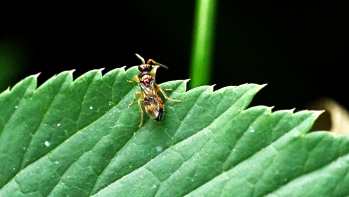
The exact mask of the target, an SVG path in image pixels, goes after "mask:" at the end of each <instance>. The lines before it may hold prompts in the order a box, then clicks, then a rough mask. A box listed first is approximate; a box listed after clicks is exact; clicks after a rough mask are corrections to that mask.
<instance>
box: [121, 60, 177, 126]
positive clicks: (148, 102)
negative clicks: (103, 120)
mask: <svg viewBox="0 0 349 197" xmlns="http://www.w3.org/2000/svg"><path fill="white" fill-rule="evenodd" d="M136 56H137V57H138V58H139V59H140V60H141V61H142V64H141V65H139V66H138V70H139V71H140V73H139V74H138V75H135V76H134V77H133V79H132V80H127V81H128V82H130V83H131V82H134V81H135V82H137V83H138V84H139V87H140V88H141V92H136V93H135V94H134V100H133V102H132V103H130V105H129V106H131V105H132V104H133V103H134V102H135V101H136V100H137V98H138V97H139V96H141V97H142V98H141V99H139V100H138V107H139V111H140V113H141V123H140V124H139V127H141V126H142V125H143V114H144V113H143V109H142V106H141V103H144V108H145V112H147V114H148V115H149V116H150V117H151V118H153V119H154V120H156V121H158V122H160V121H161V120H162V118H163V115H164V106H163V104H162V100H161V98H160V96H159V95H158V93H159V91H160V92H161V93H162V95H164V97H165V98H166V99H167V100H170V101H173V102H182V101H181V100H174V99H172V98H170V97H168V96H167V94H166V93H165V91H164V90H171V89H162V88H161V87H160V86H159V85H158V84H156V82H155V75H156V70H157V69H158V68H159V67H164V68H166V69H168V67H167V66H165V65H163V64H159V63H157V62H156V61H154V60H152V59H149V60H148V61H147V63H145V61H144V59H143V58H142V57H141V56H140V55H138V54H137V53H136ZM153 68H154V72H151V71H152V69H153Z"/></svg>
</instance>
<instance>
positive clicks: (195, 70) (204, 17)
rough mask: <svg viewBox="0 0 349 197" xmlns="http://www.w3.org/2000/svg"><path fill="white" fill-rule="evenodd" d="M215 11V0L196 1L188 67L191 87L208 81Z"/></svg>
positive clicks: (205, 83)
mask: <svg viewBox="0 0 349 197" xmlns="http://www.w3.org/2000/svg"><path fill="white" fill-rule="evenodd" d="M215 12H216V0H197V1H196V11H195V21H194V32H193V43H192V58H191V67H190V78H191V81H190V87H191V88H193V87H197V86H200V85H207V84H208V83H209V82H210V78H211V76H210V72H211V61H212V49H213V37H214V28H215V27H214V25H215Z"/></svg>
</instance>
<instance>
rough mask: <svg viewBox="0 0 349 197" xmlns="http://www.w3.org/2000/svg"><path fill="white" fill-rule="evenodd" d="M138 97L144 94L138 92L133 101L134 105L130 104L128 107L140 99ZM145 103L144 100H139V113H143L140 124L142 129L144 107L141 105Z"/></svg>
mask: <svg viewBox="0 0 349 197" xmlns="http://www.w3.org/2000/svg"><path fill="white" fill-rule="evenodd" d="M138 96H142V92H136V93H135V94H134V96H133V98H134V99H133V101H132V103H130V104H129V105H128V106H129V107H130V106H131V105H132V104H133V103H134V102H135V101H136V100H137V98H138ZM143 102H144V99H143V98H141V99H139V100H138V107H139V112H140V113H141V123H140V124H139V127H141V126H142V125H143V109H142V105H141V103H143Z"/></svg>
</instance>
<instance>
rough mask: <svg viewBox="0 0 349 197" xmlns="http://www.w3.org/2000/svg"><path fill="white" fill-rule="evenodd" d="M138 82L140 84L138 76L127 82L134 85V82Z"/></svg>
mask: <svg viewBox="0 0 349 197" xmlns="http://www.w3.org/2000/svg"><path fill="white" fill-rule="evenodd" d="M134 81H135V82H137V83H139V78H138V76H137V75H135V76H134V77H133V78H132V80H127V82H129V83H132V82H134Z"/></svg>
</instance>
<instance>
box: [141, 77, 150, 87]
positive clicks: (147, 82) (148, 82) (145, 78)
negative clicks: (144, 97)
mask: <svg viewBox="0 0 349 197" xmlns="http://www.w3.org/2000/svg"><path fill="white" fill-rule="evenodd" d="M141 81H142V82H143V83H144V84H145V85H146V86H149V84H150V81H151V76H150V75H143V76H142V78H141Z"/></svg>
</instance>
